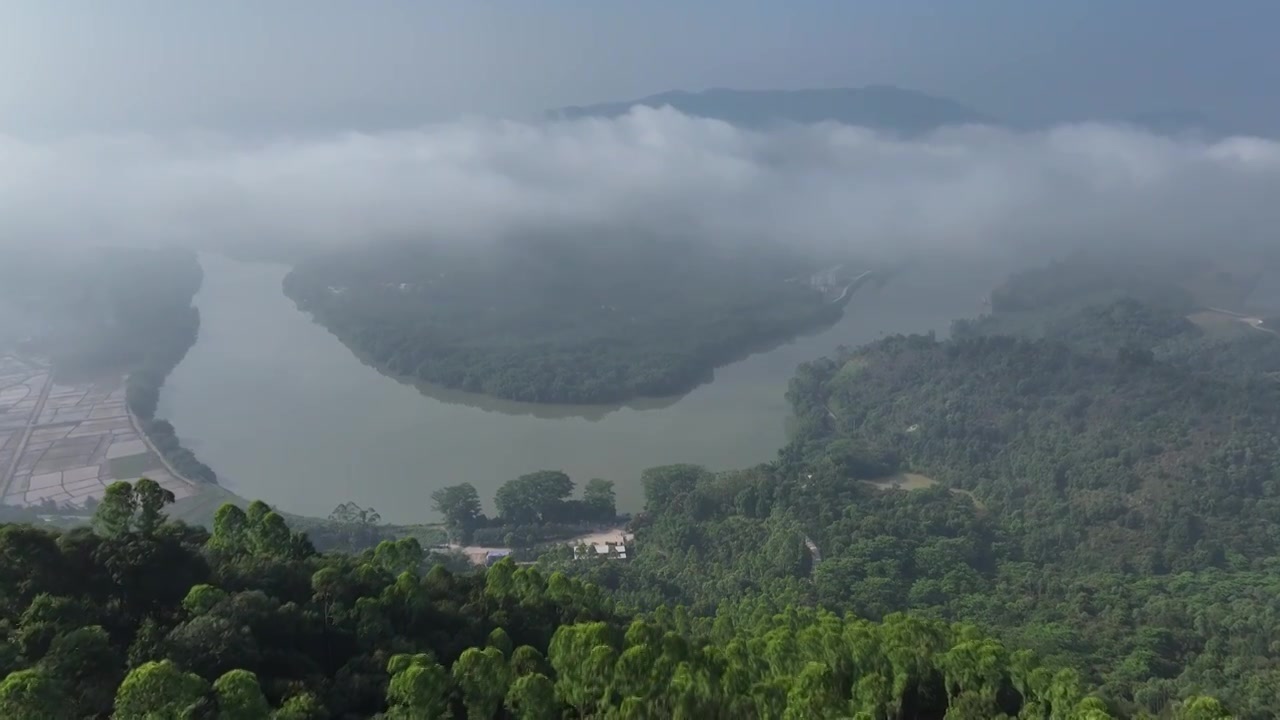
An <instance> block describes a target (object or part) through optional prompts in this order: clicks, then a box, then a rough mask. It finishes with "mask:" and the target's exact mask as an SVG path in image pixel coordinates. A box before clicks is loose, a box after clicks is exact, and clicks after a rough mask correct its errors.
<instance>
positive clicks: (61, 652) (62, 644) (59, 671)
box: [0, 625, 124, 717]
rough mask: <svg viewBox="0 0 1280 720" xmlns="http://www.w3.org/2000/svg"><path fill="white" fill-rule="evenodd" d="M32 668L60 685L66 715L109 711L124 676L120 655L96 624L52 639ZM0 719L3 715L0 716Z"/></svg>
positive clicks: (76, 715) (78, 715) (105, 633)
mask: <svg viewBox="0 0 1280 720" xmlns="http://www.w3.org/2000/svg"><path fill="white" fill-rule="evenodd" d="M36 667H37V668H38V669H40V670H42V671H45V672H47V673H48V674H49V675H50V676H51V677H55V678H58V680H59V681H60V682H62V683H63V684H64V687H65V692H66V697H64V698H62V699H61V702H63V703H65V704H67V705H69V706H70V707H71V708H72V710H71V712H70V713H68V714H69V715H74V716H75V717H94V716H98V715H102V714H105V713H108V712H110V711H111V703H112V698H113V696H114V694H115V690H116V686H117V685H118V684H119V683H120V678H121V676H122V675H123V674H124V670H123V663H122V658H121V657H120V653H119V652H117V651H116V649H115V648H114V647H112V645H111V640H110V638H108V637H107V632H106V631H105V630H103V629H102V628H101V627H99V626H97V625H93V626H89V627H81V628H77V629H75V630H72V631H70V632H68V633H66V634H63V635H59V636H58V637H56V638H54V640H53V643H52V644H51V645H50V647H49V652H48V653H46V654H45V656H44V657H43V658H41V659H40V662H39V663H37V665H36ZM0 717H17V716H7V715H4V714H2V713H0Z"/></svg>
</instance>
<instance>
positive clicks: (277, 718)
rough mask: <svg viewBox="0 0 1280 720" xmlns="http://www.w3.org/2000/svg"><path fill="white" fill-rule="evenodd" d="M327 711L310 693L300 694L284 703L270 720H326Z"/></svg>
mask: <svg viewBox="0 0 1280 720" xmlns="http://www.w3.org/2000/svg"><path fill="white" fill-rule="evenodd" d="M328 718H329V711H328V710H326V709H325V707H324V705H322V704H321V703H320V701H319V700H317V699H316V696H315V695H312V694H311V693H302V694H301V695H294V696H293V697H291V698H289V699H287V700H285V701H284V704H283V705H281V706H280V709H279V710H276V711H275V712H274V713H272V714H271V720H328Z"/></svg>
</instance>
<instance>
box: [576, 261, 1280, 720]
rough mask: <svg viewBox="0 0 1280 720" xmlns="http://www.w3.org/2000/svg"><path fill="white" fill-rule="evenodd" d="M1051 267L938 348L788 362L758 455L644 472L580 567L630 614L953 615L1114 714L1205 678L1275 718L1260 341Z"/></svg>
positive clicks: (1278, 607)
mask: <svg viewBox="0 0 1280 720" xmlns="http://www.w3.org/2000/svg"><path fill="white" fill-rule="evenodd" d="M1056 270H1057V272H1055V273H1052V274H1051V275H1052V277H1053V281H1054V282H1055V283H1057V285H1058V288H1059V289H1055V288H1054V287H1052V285H1053V283H1050V282H1036V281H1032V280H1033V279H1032V278H1027V277H1023V278H1015V279H1014V282H1011V283H1010V284H1008V285H1006V286H1005V288H1004V290H1005V291H1007V292H1009V293H1010V294H1009V295H1008V296H1006V297H1005V298H1003V299H1002V298H999V296H998V295H997V300H998V303H997V304H998V305H1002V306H1003V308H1004V310H1003V312H1002V311H1000V310H998V311H996V312H995V313H994V314H993V316H990V317H987V318H982V319H979V320H977V321H972V322H966V323H961V324H960V325H959V326H958V327H957V332H956V333H955V338H954V339H951V340H947V341H939V340H937V339H936V338H934V337H925V336H915V337H901V336H899V337H890V338H886V339H884V340H882V341H880V342H878V343H875V344H872V345H870V346H867V347H865V348H861V349H856V350H844V351H842V352H840V353H839V354H837V355H836V356H834V357H831V358H824V359H821V360H817V361H814V362H812V363H809V364H806V365H804V366H802V367H801V368H800V369H799V371H798V373H797V375H796V377H795V379H794V380H793V382H792V384H791V388H790V390H789V398H790V400H791V402H792V404H793V407H794V409H795V413H796V416H797V432H796V434H795V437H794V440H793V441H792V442H791V443H790V444H789V445H788V446H787V447H786V448H784V449H783V451H782V452H781V453H780V456H779V459H778V461H777V462H775V463H771V464H769V465H765V466H761V467H758V468H754V469H750V470H743V471H737V472H728V473H719V474H713V473H710V472H707V471H705V470H703V469H701V468H696V467H689V466H670V467H665V468H655V469H652V470H650V471H648V472H647V473H646V476H645V478H644V483H645V492H646V498H647V506H646V509H645V513H644V515H643V516H642V518H641V519H640V521H639V522H638V523H637V525H638V527H637V544H638V546H639V547H642V548H643V552H640V553H638V554H637V557H636V560H635V562H633V563H631V564H630V565H628V566H625V567H624V566H621V565H617V564H614V565H601V566H598V567H592V568H590V569H589V570H586V571H585V572H584V576H585V577H588V578H590V579H591V580H592V581H593V582H597V583H599V584H601V585H602V586H605V587H608V588H610V589H612V590H614V591H615V593H617V595H618V597H619V598H620V599H623V600H624V601H627V602H632V603H635V604H639V605H654V604H660V603H686V604H689V605H690V606H691V607H693V608H694V609H695V611H701V612H710V611H711V608H713V607H714V606H715V605H716V604H718V603H720V602H723V601H724V600H725V599H726V598H730V599H732V598H744V597H751V596H755V595H758V594H762V593H763V594H767V595H771V596H775V597H787V598H788V599H789V601H791V602H795V603H798V604H816V605H818V606H821V607H825V608H828V609H831V610H834V611H838V612H839V611H849V612H853V613H856V614H858V615H859V616H862V617H869V618H878V617H885V616H887V615H889V614H891V613H894V612H901V611H909V612H912V613H917V614H921V615H925V616H929V617H936V618H941V619H945V620H950V621H963V622H973V623H977V624H978V625H980V626H982V627H985V628H986V629H988V631H990V632H993V633H995V634H996V635H997V636H999V637H1001V638H1002V639H1004V640H1005V641H1006V642H1009V643H1011V644H1015V645H1017V646H1020V647H1027V648H1031V649H1034V650H1036V651H1037V652H1040V653H1042V654H1043V655H1044V656H1046V657H1049V658H1051V659H1052V660H1053V661H1055V662H1059V663H1062V664H1065V665H1069V666H1073V667H1077V668H1080V669H1081V670H1082V672H1084V673H1085V677H1086V678H1088V679H1090V680H1091V681H1095V682H1098V683H1099V684H1100V688H1101V692H1102V694H1103V696H1104V697H1106V698H1107V699H1108V700H1109V701H1110V702H1112V703H1115V704H1116V705H1117V706H1119V707H1122V708H1124V709H1125V711H1127V712H1134V713H1139V712H1149V713H1152V714H1155V715H1160V714H1166V713H1168V712H1170V708H1171V707H1172V706H1173V704H1174V703H1176V702H1177V701H1178V700H1179V699H1180V698H1186V697H1190V696H1193V695H1196V694H1199V693H1203V692H1207V691H1213V692H1215V693H1216V694H1218V695H1219V696H1220V697H1222V698H1223V699H1224V701H1225V702H1226V704H1227V705H1228V707H1229V708H1230V709H1231V710H1232V711H1233V712H1234V713H1236V714H1237V715H1238V716H1239V717H1244V718H1259V719H1261V718H1269V717H1275V716H1276V714H1277V713H1280V699H1277V696H1276V695H1275V688H1276V687H1280V661H1277V660H1276V648H1277V645H1276V642H1277V638H1280V619H1278V618H1280V601H1278V600H1277V597H1280V596H1278V595H1277V591H1280V565H1278V564H1277V561H1276V559H1275V558H1276V555H1277V551H1278V550H1280V521H1278V520H1277V518H1280V475H1277V474H1276V468H1277V467H1280V432H1277V428H1280V386H1278V384H1277V380H1276V375H1275V371H1276V370H1278V369H1280V364H1277V362H1276V360H1277V359H1278V358H1280V337H1277V336H1276V335H1275V334H1274V333H1271V332H1268V331H1261V330H1259V329H1258V328H1256V327H1252V326H1250V325H1249V324H1247V323H1245V322H1241V321H1240V319H1239V318H1235V317H1233V316H1229V315H1228V316H1216V317H1213V318H1210V319H1208V320H1206V319H1205V318H1204V317H1203V316H1200V315H1197V306H1196V301H1195V299H1194V294H1193V293H1191V292H1190V291H1188V290H1187V288H1186V286H1185V285H1183V284H1175V283H1168V284H1164V285H1160V284H1158V283H1157V284H1153V285H1152V286H1151V287H1148V288H1142V290H1141V291H1140V292H1135V293H1132V294H1130V293H1125V292H1123V291H1121V292H1112V291H1113V290H1116V289H1117V288H1116V286H1115V285H1114V284H1109V283H1107V282H1105V281H1103V282H1098V281H1097V278H1090V279H1088V281H1087V282H1082V280H1083V278H1079V277H1077V278H1074V279H1072V278H1068V277H1065V276H1064V274H1063V273H1062V272H1061V267H1059V268H1056ZM1042 279H1047V278H1042ZM1073 284H1074V285H1075V288H1074V289H1070V286H1072V285H1073ZM1063 287H1066V288H1068V289H1065V290H1060V289H1061V288H1063ZM1019 288H1022V289H1024V290H1025V293H1024V292H1022V291H1020V290H1019ZM1085 294H1088V295H1089V297H1087V298H1086V297H1082V296H1083V295H1085ZM1035 297H1038V298H1040V299H1039V300H1036V299H1033V298H1035ZM1050 298H1052V299H1050ZM1224 318H1225V319H1224ZM1014 327H1017V328H1018V329H1017V331H1016V334H1015V335H1006V334H1003V333H1004V332H1012V330H1011V328H1014ZM903 489H910V490H909V491H905V492H904V491H903Z"/></svg>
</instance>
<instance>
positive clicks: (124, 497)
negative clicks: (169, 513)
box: [93, 480, 138, 538]
mask: <svg viewBox="0 0 1280 720" xmlns="http://www.w3.org/2000/svg"><path fill="white" fill-rule="evenodd" d="M137 510H138V499H137V497H136V496H135V494H134V492H133V485H132V484H130V483H128V482H126V481H124V480H117V481H116V482H113V483H111V484H110V485H108V486H107V489H106V490H104V491H103V493H102V500H100V501H99V502H98V508H97V510H95V511H94V513H93V529H94V530H95V531H97V533H98V534H99V535H101V536H103V537H109V538H115V537H122V536H124V535H127V534H128V533H129V531H130V530H132V529H133V519H134V518H133V515H134V513H135V512H137Z"/></svg>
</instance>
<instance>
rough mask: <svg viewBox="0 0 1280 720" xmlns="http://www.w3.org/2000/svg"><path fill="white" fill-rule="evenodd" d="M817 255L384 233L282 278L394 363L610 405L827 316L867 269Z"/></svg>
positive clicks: (361, 347)
mask: <svg viewBox="0 0 1280 720" xmlns="http://www.w3.org/2000/svg"><path fill="white" fill-rule="evenodd" d="M838 267H839V266H837V269H838ZM815 270H818V269H817V268H815V267H813V266H812V265H811V264H808V263H806V262H802V261H800V260H798V259H796V258H793V257H789V256H785V255H776V254H775V255H773V256H770V257H765V258H756V257H750V258H749V257H746V256H745V255H744V254H743V253H731V252H727V251H717V250H714V249H708V248H698V247H694V246H692V245H689V244H684V243H680V242H677V241H657V240H653V241H637V242H633V243H629V244H613V243H609V242H605V241H601V242H600V243H599V244H596V245H592V244H589V243H584V242H581V241H577V240H563V241H562V240H551V239H532V240H526V241H521V242H519V243H515V242H513V243H512V244H511V245H510V246H509V247H504V248H502V249H495V250H485V251H478V250H477V251H473V252H464V251H454V252H446V251H442V250H434V251H429V250H426V249H424V248H421V247H410V246H404V245H394V244H383V245H377V246H374V247H372V248H361V249H360V250H359V251H356V250H346V251H340V252H337V253H333V254H329V255H325V256H321V257H315V258H310V259H308V260H304V261H303V262H301V263H299V264H298V265H297V266H295V267H294V269H293V270H292V271H291V272H289V274H288V275H287V276H286V277H285V279H284V282H283V288H284V292H285V294H286V295H287V296H288V297H289V298H290V299H291V300H293V302H294V303H295V304H296V305H297V307H298V308H299V309H300V310H302V311H303V312H305V313H307V314H309V315H310V316H311V318H312V319H313V320H314V321H315V322H317V323H318V324H320V325H321V326H323V327H325V328H326V329H328V330H329V331H330V332H331V333H333V334H334V335H335V336H336V337H337V338H338V339H339V340H340V341H341V342H342V343H343V344H344V345H346V346H347V347H348V348H350V349H351V350H352V351H353V352H354V353H355V354H356V355H357V356H358V357H361V358H362V359H363V360H364V361H366V362H368V363H369V364H371V365H373V366H374V367H375V368H377V369H379V370H380V371H381V372H383V373H384V374H386V375H389V376H391V377H394V378H397V379H401V380H404V379H406V378H409V379H413V380H417V381H421V382H424V383H427V384H429V385H433V386H437V387H442V388H447V389H450V390H457V391H465V392H470V393H478V394H481V395H487V396H491V397H494V398H500V399H504V400H511V401H517V402H527V403H536V404H545V405H609V404H616V403H626V402H630V401H636V400H644V399H653V398H658V399H661V398H669V397H672V396H679V395H682V394H685V393H688V392H689V391H690V390H692V389H694V388H696V387H697V386H699V385H701V384H703V383H705V382H708V381H709V380H710V379H711V378H712V376H713V373H714V370H715V369H716V368H718V367H723V366H724V365H727V364H731V363H732V362H735V361H737V360H739V359H742V358H744V357H746V356H748V355H750V354H753V353H755V352H759V351H760V350H761V349H766V348H772V347H776V346H777V345H779V344H783V343H785V342H788V341H789V340H792V339H794V338H795V337H799V336H801V335H803V334H805V333H807V332H811V331H813V330H814V329H816V328H820V327H825V326H829V325H831V324H833V323H835V322H837V321H839V319H840V317H841V314H842V312H843V308H844V305H845V303H847V302H848V300H849V297H850V296H851V295H852V294H853V292H854V291H855V290H856V289H857V287H858V286H859V285H860V284H861V283H862V282H865V281H866V280H868V279H870V278H871V277H872V276H871V275H867V274H865V273H864V274H863V276H862V277H858V278H857V279H856V280H855V279H854V278H853V277H851V275H856V273H850V274H849V275H850V276H846V275H842V274H840V273H839V272H835V271H833V270H836V269H828V271H825V272H823V271H819V272H815Z"/></svg>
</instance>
